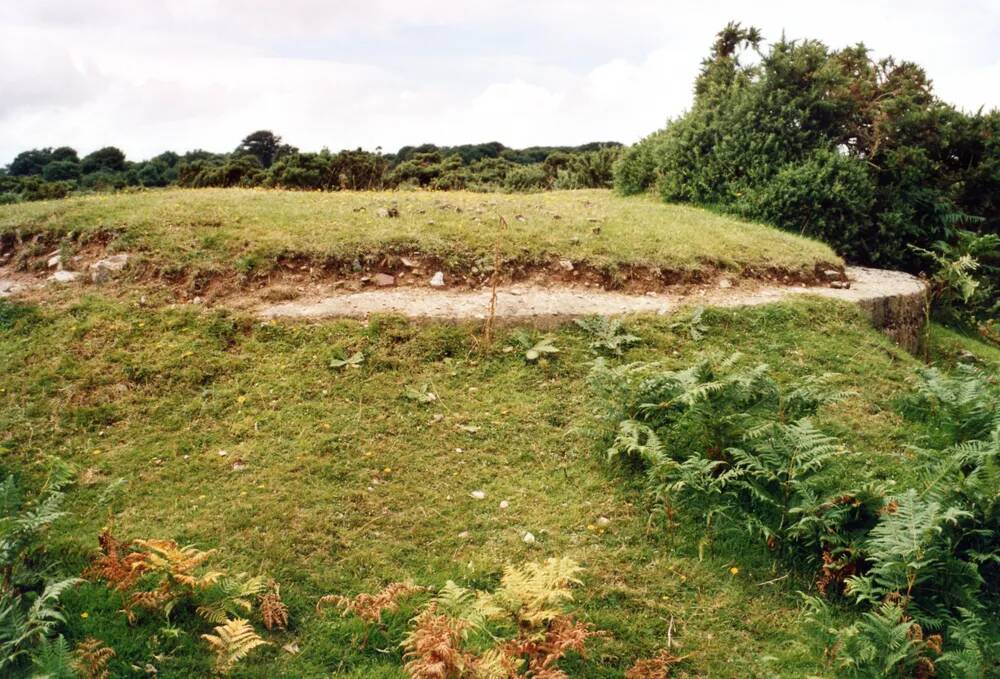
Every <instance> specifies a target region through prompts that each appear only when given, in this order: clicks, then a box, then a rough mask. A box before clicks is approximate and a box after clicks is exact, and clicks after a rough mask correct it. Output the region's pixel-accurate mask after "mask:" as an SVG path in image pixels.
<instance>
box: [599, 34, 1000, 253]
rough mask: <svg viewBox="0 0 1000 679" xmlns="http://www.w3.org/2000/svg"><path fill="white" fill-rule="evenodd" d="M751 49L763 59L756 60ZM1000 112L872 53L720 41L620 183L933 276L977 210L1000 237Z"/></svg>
mask: <svg viewBox="0 0 1000 679" xmlns="http://www.w3.org/2000/svg"><path fill="white" fill-rule="evenodd" d="M748 51H752V52H755V53H756V54H758V55H759V59H758V60H754V61H752V62H748V63H744V62H743V61H742V60H741V57H742V56H743V55H744V54H745V53H747V52H748ZM998 132H1000V112H997V111H993V112H989V113H974V114H966V113H963V112H961V111H957V110H956V109H954V108H953V107H951V106H949V105H947V104H945V103H944V102H942V101H941V100H939V99H937V98H936V97H935V96H934V95H933V93H932V91H931V84H930V81H929V80H928V78H927V76H926V74H925V73H924V71H923V70H922V69H921V68H920V67H918V66H916V65H915V64H912V63H909V62H897V61H895V60H894V59H892V58H886V59H881V60H878V61H875V60H873V59H872V58H871V57H870V55H869V52H868V50H867V48H865V47H864V46H863V45H857V46H853V47H847V48H844V49H841V50H832V49H830V48H828V47H827V46H825V45H824V44H822V43H820V42H818V41H814V40H805V41H791V40H787V39H784V38H782V39H781V40H779V41H777V42H775V43H773V44H772V45H771V47H770V49H768V50H767V51H764V50H762V48H761V36H760V33H759V32H758V31H757V30H756V29H752V28H750V29H744V28H742V27H741V26H739V25H738V24H730V25H729V26H727V27H726V28H725V29H724V30H723V31H722V32H720V33H719V36H718V39H717V41H716V43H715V44H714V45H713V49H712V52H711V54H710V55H709V58H708V59H706V60H705V61H704V62H703V67H702V71H701V73H700V74H699V76H698V79H697V80H696V82H695V100H694V104H693V106H692V108H691V110H690V111H689V112H688V113H686V114H685V115H683V116H681V117H680V118H678V119H676V120H673V121H671V122H670V123H668V125H667V126H666V128H664V129H663V130H661V131H660V132H658V133H656V134H654V135H651V136H649V137H647V138H646V139H644V140H642V141H641V142H639V143H638V144H637V145H636V146H635V147H633V148H631V149H629V150H628V151H626V153H625V154H624V156H623V158H622V160H621V161H620V162H619V163H618V164H617V165H616V170H615V172H616V179H615V185H616V187H617V189H618V190H619V191H620V192H622V193H626V194H630V193H637V192H641V191H644V190H648V189H650V188H652V187H653V186H654V185H655V186H656V187H657V189H658V191H659V193H660V194H661V195H662V196H663V197H664V199H666V200H671V201H690V202H696V203H701V204H708V205H713V206H717V207H720V208H722V209H725V210H729V211H731V212H734V213H737V214H740V215H743V216H746V217H749V218H753V219H759V220H764V221H768V222H771V223H773V224H775V225H777V226H779V227H781V228H785V229H788V230H792V231H797V232H801V233H806V234H810V235H814V236H817V237H819V238H822V239H824V240H826V241H827V242H829V243H830V244H831V245H833V246H835V247H836V248H838V249H839V250H840V252H842V253H843V254H845V255H847V256H849V257H850V258H851V259H853V260H855V261H859V262H862V263H872V264H878V265H882V266H896V267H904V268H907V269H910V270H914V271H915V270H919V269H921V268H922V261H921V260H920V259H919V257H918V256H917V255H916V254H915V253H914V252H913V250H912V249H911V248H910V247H909V246H910V245H911V244H912V245H918V246H922V247H927V246H929V245H930V244H931V243H934V242H935V241H939V240H942V241H947V242H950V241H952V240H953V239H954V238H955V235H956V232H957V231H958V228H959V227H961V226H963V225H967V224H968V220H967V219H965V217H967V216H968V215H978V216H980V217H981V218H983V221H982V223H981V224H980V225H979V227H978V229H979V231H981V232H986V233H990V232H993V233H995V232H998V231H1000V203H998V199H997V196H998V195H1000V160H998V158H1000V153H998V150H1000V141H998V140H1000V135H998Z"/></svg>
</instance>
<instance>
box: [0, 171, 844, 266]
mask: <svg viewBox="0 0 1000 679" xmlns="http://www.w3.org/2000/svg"><path fill="white" fill-rule="evenodd" d="M391 206H395V207H396V208H397V209H398V210H399V213H400V215H399V217H398V218H386V217H380V216H378V214H377V213H378V210H379V208H382V207H386V208H388V207H391ZM498 215H503V216H504V217H505V218H506V221H507V224H508V230H507V232H506V233H505V234H504V236H503V238H502V239H501V249H502V255H503V257H504V259H505V263H506V264H505V265H506V266H507V267H514V268H516V267H531V266H538V265H545V264H549V263H551V262H552V260H553V259H555V258H570V259H572V260H574V261H576V262H578V263H584V264H586V265H589V266H592V267H595V268H597V269H600V270H603V271H608V272H614V271H615V270H616V269H618V268H627V267H643V268H651V269H654V270H663V271H667V272H671V273H674V274H678V275H691V274H694V273H697V272H700V271H703V270H705V269H706V268H710V269H722V270H727V271H732V272H736V273H741V272H744V271H757V272H762V271H763V272H766V271H775V270H777V271H787V272H792V273H804V274H806V275H808V274H811V273H812V272H813V270H814V269H815V268H816V267H817V266H825V265H831V264H832V265H839V264H841V263H842V262H841V260H840V259H839V258H838V257H837V256H836V255H835V254H834V253H833V252H832V251H831V250H830V248H828V247H827V246H825V245H823V244H821V243H819V242H816V241H813V240H810V239H807V238H804V237H801V236H797V235H794V234H790V233H785V232H782V231H778V230H776V229H773V228H770V227H767V226H763V225H760V224H753V223H749V222H745V221H740V220H737V219H733V218H731V217H725V216H722V215H718V214H715V213H712V212H708V211H705V210H701V209H699V208H694V207H685V206H678V205H664V204H663V203H661V202H660V201H658V200H655V199H654V198H652V197H647V196H639V197H634V198H622V197H618V196H615V195H614V194H613V193H611V192H610V191H601V190H587V191H554V192H547V193H539V194H519V195H496V194H489V195H487V194H480V193H468V192H460V191H452V192H448V193H428V192H382V193H379V192H359V193H353V192H337V193H302V192H286V191H260V190H239V189H198V190H194V189H170V190H156V191H144V192H139V193H119V194H114V195H94V196H88V197H78V198H70V199H66V200H59V201H48V202H37V203H25V204H21V205H9V206H0V238H4V237H6V238H8V239H11V238H14V237H15V235H16V236H17V237H19V238H21V239H22V240H24V239H27V238H29V237H31V236H33V235H36V234H44V235H45V236H47V238H46V245H45V246H46V247H51V246H52V245H53V244H54V243H55V242H56V241H58V240H59V239H62V238H64V237H65V236H67V234H70V233H72V234H74V236H75V237H76V238H77V239H79V240H82V241H86V240H87V238H88V237H90V236H94V235H98V234H99V235H100V236H101V237H102V238H108V237H110V238H113V239H114V240H113V242H112V243H111V248H112V249H118V250H129V251H135V250H138V251H141V252H142V253H143V254H144V256H145V257H146V258H147V259H148V260H150V262H151V263H152V264H153V265H154V266H156V267H159V268H160V269H162V270H166V271H188V270H190V269H196V270H199V271H202V270H204V271H232V270H233V269H236V270H237V271H239V272H240V273H249V272H252V271H253V272H260V271H268V270H270V268H272V267H273V266H274V265H275V263H276V261H277V260H278V259H279V258H280V257H282V256H287V255H302V256H305V257H308V258H311V259H319V260H323V259H326V260H329V261H332V262H338V263H347V264H351V263H354V262H357V264H358V265H359V266H369V265H372V264H374V263H377V262H378V261H379V260H380V259H381V258H382V257H383V256H385V255H386V254H417V253H419V254H422V255H426V256H429V257H433V258H435V259H436V260H438V261H439V262H440V264H441V266H442V267H443V268H445V269H446V270H449V271H455V272H461V273H463V274H469V273H473V274H474V273H475V272H476V271H484V270H488V269H489V268H490V267H491V266H492V262H493V252H494V244H495V241H496V239H497V238H496V233H497V224H498ZM66 243H67V247H70V248H71V247H72V243H70V242H69V241H66Z"/></svg>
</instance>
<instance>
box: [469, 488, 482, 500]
mask: <svg viewBox="0 0 1000 679" xmlns="http://www.w3.org/2000/svg"><path fill="white" fill-rule="evenodd" d="M469 495H471V496H472V498H473V499H474V500H485V499H486V493H484V492H483V491H481V490H474V491H472V492H471V493H469Z"/></svg>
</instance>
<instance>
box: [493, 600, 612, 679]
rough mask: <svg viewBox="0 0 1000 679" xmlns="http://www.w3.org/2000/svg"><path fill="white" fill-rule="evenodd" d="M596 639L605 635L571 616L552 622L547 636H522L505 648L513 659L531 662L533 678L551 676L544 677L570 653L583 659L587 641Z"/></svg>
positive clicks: (529, 670)
mask: <svg viewBox="0 0 1000 679" xmlns="http://www.w3.org/2000/svg"><path fill="white" fill-rule="evenodd" d="M596 636H601V633H600V632H596V631H595V630H594V629H593V627H592V626H591V625H589V624H587V623H583V622H579V621H576V620H574V619H573V618H572V617H571V616H568V615H565V616H559V617H557V618H553V619H552V621H551V622H550V623H549V625H548V628H547V629H546V630H545V633H544V635H542V636H539V635H537V634H528V633H522V634H521V635H520V636H518V638H517V639H514V640H512V641H510V642H508V643H507V644H506V645H505V646H504V652H505V653H506V654H507V655H510V656H513V657H517V658H527V660H528V673H529V675H530V676H532V677H538V676H547V675H543V674H541V673H542V672H543V671H545V672H551V671H552V670H554V669H555V668H554V665H555V664H556V663H557V662H559V661H560V660H561V659H562V658H563V657H564V656H565V655H566V653H568V652H569V651H575V652H576V653H579V654H580V655H581V656H582V655H583V654H584V651H585V645H586V643H587V640H588V639H590V638H591V637H596ZM551 676H562V675H551Z"/></svg>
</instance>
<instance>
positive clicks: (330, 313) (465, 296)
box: [260, 267, 926, 319]
mask: <svg viewBox="0 0 1000 679" xmlns="http://www.w3.org/2000/svg"><path fill="white" fill-rule="evenodd" d="M847 276H848V279H849V280H850V282H851V287H850V288H848V289H836V288H831V287H818V286H815V287H801V286H799V287H796V286H765V287H757V288H753V289H741V288H740V287H736V286H734V287H730V288H717V287H715V288H708V287H706V288H701V289H698V290H696V291H694V292H693V293H691V292H690V291H689V292H688V293H687V294H680V293H672V292H670V291H669V290H668V291H665V292H658V293H656V294H655V295H630V294H624V293H620V292H610V291H607V290H600V289H596V288H583V287H563V286H552V287H544V286H532V285H512V286H505V287H502V288H498V289H497V306H496V315H497V317H499V318H543V317H553V318H573V317H579V316H588V315H591V314H601V315H605V316H609V315H623V314H634V313H648V314H667V313H670V312H672V311H674V310H676V309H678V308H680V307H682V306H684V305H698V304H704V305H708V306H720V307H738V306H753V305H758V304H769V303H771V302H777V301H780V300H782V299H788V298H790V297H793V296H796V295H815V296H819V297H826V298H831V299H839V300H843V301H846V302H855V303H874V302H877V301H878V300H883V299H886V298H896V297H912V296H923V295H924V294H925V289H926V288H925V284H924V283H923V281H921V280H920V279H918V278H916V277H914V276H911V275H910V274H906V273H901V272H897V271H883V270H880V269H868V268H863V267H849V268H848V269H847ZM489 303H490V291H489V290H488V289H483V290H435V289H428V288H423V287H409V288H407V287H400V288H393V289H388V290H370V291H362V292H345V293H340V294H336V295H332V296H330V297H325V298H323V299H318V300H311V301H295V302H287V303H283V304H276V305H273V306H268V307H265V308H263V309H261V310H260V314H261V315H262V316H264V317H265V318H299V319H308V318H336V317H343V318H364V317H367V316H368V315H370V314H373V313H392V314H401V315H404V316H409V317H411V318H436V319H470V318H471V319H479V318H484V317H485V316H486V313H487V311H488V308H489Z"/></svg>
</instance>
